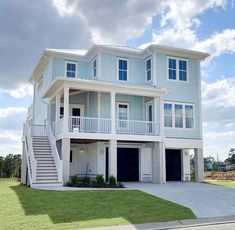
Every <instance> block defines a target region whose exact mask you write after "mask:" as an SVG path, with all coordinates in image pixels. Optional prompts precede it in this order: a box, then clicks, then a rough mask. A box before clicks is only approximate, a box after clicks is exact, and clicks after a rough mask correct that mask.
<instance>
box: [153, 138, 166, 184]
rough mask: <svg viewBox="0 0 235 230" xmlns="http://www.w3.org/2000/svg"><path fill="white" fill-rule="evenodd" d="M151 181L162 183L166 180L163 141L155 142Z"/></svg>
mask: <svg viewBox="0 0 235 230" xmlns="http://www.w3.org/2000/svg"><path fill="white" fill-rule="evenodd" d="M152 164H153V166H152V171H153V183H156V184H163V183H165V182H166V163H165V147H164V143H163V142H156V143H155V144H154V147H153V155H152Z"/></svg>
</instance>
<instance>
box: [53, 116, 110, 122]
mask: <svg viewBox="0 0 235 230" xmlns="http://www.w3.org/2000/svg"><path fill="white" fill-rule="evenodd" d="M68 117H69V118H77V119H94V120H106V121H110V120H111V119H110V118H102V117H81V116H68ZM60 119H63V118H60ZM58 121H59V120H58Z"/></svg>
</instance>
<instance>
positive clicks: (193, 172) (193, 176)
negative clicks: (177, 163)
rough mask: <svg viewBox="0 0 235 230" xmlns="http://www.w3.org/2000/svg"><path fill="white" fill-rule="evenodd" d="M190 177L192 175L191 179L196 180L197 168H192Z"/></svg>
mask: <svg viewBox="0 0 235 230" xmlns="http://www.w3.org/2000/svg"><path fill="white" fill-rule="evenodd" d="M190 177H191V181H192V182H195V169H191V173H190Z"/></svg>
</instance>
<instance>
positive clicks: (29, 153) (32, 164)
mask: <svg viewBox="0 0 235 230" xmlns="http://www.w3.org/2000/svg"><path fill="white" fill-rule="evenodd" d="M24 131H25V141H24V142H25V149H26V159H27V164H28V169H29V177H30V185H31V184H33V183H36V175H37V160H36V159H35V157H34V152H33V141H32V136H31V127H30V124H29V123H28V121H27V122H26V124H25V128H24Z"/></svg>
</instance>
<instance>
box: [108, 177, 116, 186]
mask: <svg viewBox="0 0 235 230" xmlns="http://www.w3.org/2000/svg"><path fill="white" fill-rule="evenodd" d="M109 185H110V186H111V187H116V186H117V180H116V177H115V176H112V175H111V176H110V177H109Z"/></svg>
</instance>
